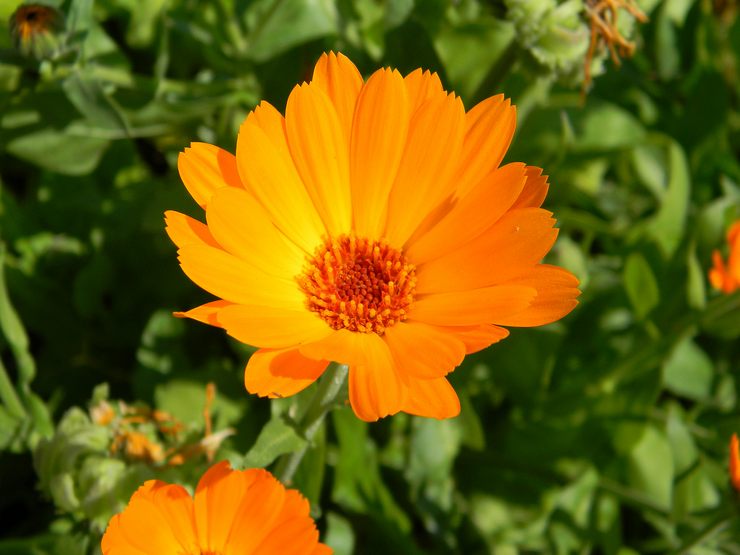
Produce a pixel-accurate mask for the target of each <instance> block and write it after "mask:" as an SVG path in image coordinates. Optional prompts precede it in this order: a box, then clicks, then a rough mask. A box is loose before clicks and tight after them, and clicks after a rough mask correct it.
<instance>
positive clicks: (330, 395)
mask: <svg viewBox="0 0 740 555" xmlns="http://www.w3.org/2000/svg"><path fill="white" fill-rule="evenodd" d="M348 370H349V369H348V367H347V365H346V364H336V363H332V364H331V365H330V366H329V368H328V369H327V370H326V372H325V373H324V377H323V378H322V379H321V381H320V382H319V387H318V389H317V390H316V393H315V394H314V396H313V399H311V403H310V404H309V405H308V407H307V408H306V410H305V411H304V412H303V414H302V415H301V416H300V420H299V431H300V432H301V435H302V436H303V437H304V438H305V439H306V444H305V445H304V446H303V447H301V448H300V449H299V450H298V451H294V452H293V453H289V454H287V455H284V456H283V457H282V458H281V459H280V461H278V464H277V467H276V469H275V474H276V475H277V476H278V477H279V479H280V481H281V482H283V483H284V484H286V485H287V484H290V483H291V481H292V480H293V476H295V473H296V471H297V470H298V467H299V466H300V464H301V461H302V460H303V457H304V456H305V455H306V452H307V451H308V449H309V447H310V444H311V440H312V439H313V438H314V436H315V435H316V433H317V432H318V431H319V429H320V428H321V425H322V424H323V422H324V417H325V416H326V415H327V413H328V412H329V411H330V410H331V409H332V408H333V407H334V406H335V404H336V400H337V396H338V395H339V392H340V391H341V390H342V386H343V385H344V380H345V379H346V377H347V373H348Z"/></svg>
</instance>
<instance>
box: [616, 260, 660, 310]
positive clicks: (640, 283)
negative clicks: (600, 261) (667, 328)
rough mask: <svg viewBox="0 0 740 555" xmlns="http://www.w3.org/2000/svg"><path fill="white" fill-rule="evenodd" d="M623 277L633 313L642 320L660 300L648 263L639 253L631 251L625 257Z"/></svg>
mask: <svg viewBox="0 0 740 555" xmlns="http://www.w3.org/2000/svg"><path fill="white" fill-rule="evenodd" d="M623 279H624V286H625V289H626V290H627V296H628V297H629V299H630V302H631V303H632V307H633V308H634V310H635V314H636V315H637V317H638V318H639V319H641V320H642V319H644V318H645V317H646V316H647V315H648V314H650V312H651V311H652V310H653V309H654V308H655V307H656V306H657V305H658V303H659V302H660V290H659V289H658V282H657V281H656V279H655V275H654V274H653V271H652V270H651V269H650V265H649V264H648V263H647V261H646V260H645V258H644V257H643V256H642V255H641V254H640V253H637V252H633V253H631V254H630V255H629V256H628V257H627V262H626V263H625V265H624V275H623Z"/></svg>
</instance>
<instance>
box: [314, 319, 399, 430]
mask: <svg viewBox="0 0 740 555" xmlns="http://www.w3.org/2000/svg"><path fill="white" fill-rule="evenodd" d="M300 351H301V353H302V354H304V355H305V356H307V357H310V358H317V359H325V360H333V361H336V362H339V363H340V364H348V365H349V367H350V368H349V400H350V403H351V405H352V409H353V410H354V411H355V414H356V415H357V416H358V417H359V418H361V419H362V420H365V421H368V422H372V421H375V420H377V419H378V418H382V417H384V416H388V415H389V414H395V413H397V412H398V411H399V410H401V405H402V404H403V402H404V398H405V386H404V384H403V380H402V377H401V376H400V375H399V373H398V372H397V371H396V369H395V368H394V364H393V358H392V357H391V353H390V350H389V349H388V345H386V343H385V341H383V339H382V338H381V337H380V336H379V335H377V334H375V333H356V332H351V331H348V330H344V329H342V330H339V331H336V332H334V333H333V334H332V335H330V336H328V337H326V338H325V339H322V340H320V341H316V342H314V343H308V344H306V345H302V346H301V347H300Z"/></svg>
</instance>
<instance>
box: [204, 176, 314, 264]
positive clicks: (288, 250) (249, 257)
mask: <svg viewBox="0 0 740 555" xmlns="http://www.w3.org/2000/svg"><path fill="white" fill-rule="evenodd" d="M206 220H207V221H208V228H209V229H210V230H211V233H212V234H213V236H214V237H215V238H216V240H217V241H218V243H219V244H220V245H221V246H222V247H223V248H224V250H226V251H228V252H230V253H231V254H233V255H235V256H237V257H239V258H241V259H242V260H245V261H247V262H249V263H250V264H252V265H254V266H255V267H257V268H259V269H260V270H262V271H264V272H265V273H268V274H274V275H277V276H282V277H292V276H295V275H297V274H298V273H300V271H301V268H302V266H303V262H304V258H305V253H304V252H303V251H301V249H299V248H298V247H297V246H296V245H295V243H292V242H291V241H289V240H288V239H287V238H286V237H285V235H283V234H282V233H281V232H280V231H279V230H278V229H277V228H276V227H275V226H274V225H273V223H272V221H271V220H270V218H269V216H268V215H267V213H266V212H265V210H264V208H262V206H261V205H260V204H259V203H258V202H257V201H256V200H255V199H254V198H253V197H252V196H250V195H249V193H247V192H246V191H244V190H239V189H234V188H228V189H221V190H220V191H217V192H216V193H215V194H214V195H213V197H212V199H211V203H210V204H209V205H208V209H207V210H206Z"/></svg>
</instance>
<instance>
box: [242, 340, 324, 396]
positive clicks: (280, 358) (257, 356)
mask: <svg viewBox="0 0 740 555" xmlns="http://www.w3.org/2000/svg"><path fill="white" fill-rule="evenodd" d="M328 364H329V361H328V360H315V359H311V358H307V357H305V356H303V355H301V354H300V353H299V351H298V350H297V349H278V350H270V349H260V350H259V351H257V352H256V353H254V354H252V356H251V357H250V358H249V362H248V363H247V368H246V370H245V371H244V385H245V386H246V388H247V391H249V392H250V393H254V394H256V395H259V396H260V397H271V398H275V397H290V396H291V395H295V394H296V393H298V392H299V391H301V390H303V389H305V388H307V387H308V386H309V385H311V384H312V383H313V382H315V381H316V380H317V379H318V378H319V376H321V374H322V373H323V372H324V370H326V367H327V365H328Z"/></svg>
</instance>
